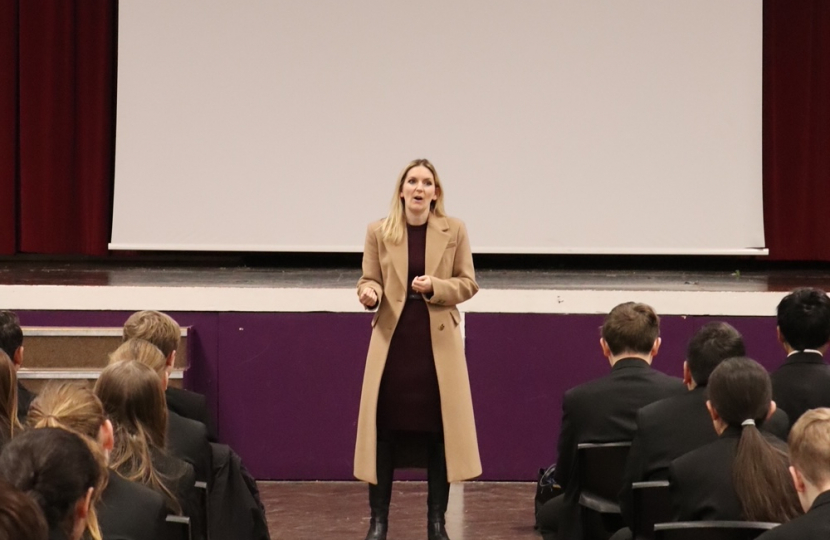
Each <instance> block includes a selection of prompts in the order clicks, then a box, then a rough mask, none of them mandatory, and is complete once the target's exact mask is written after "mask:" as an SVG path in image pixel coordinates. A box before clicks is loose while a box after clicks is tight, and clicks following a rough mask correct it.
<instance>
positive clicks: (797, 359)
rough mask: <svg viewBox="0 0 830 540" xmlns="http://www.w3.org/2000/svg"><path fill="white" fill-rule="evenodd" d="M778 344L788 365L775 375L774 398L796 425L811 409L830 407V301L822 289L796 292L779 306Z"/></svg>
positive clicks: (773, 375)
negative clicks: (829, 353) (826, 354)
mask: <svg viewBox="0 0 830 540" xmlns="http://www.w3.org/2000/svg"><path fill="white" fill-rule="evenodd" d="M778 341H779V342H781V345H782V346H783V347H784V350H785V351H786V352H787V361H786V362H785V363H784V364H783V365H782V366H781V367H779V368H778V369H777V370H776V371H775V372H774V373H773V374H772V375H771V377H772V398H773V399H774V400H775V402H776V403H777V404H778V406H779V407H781V408H782V409H784V410H785V411H787V414H788V415H789V416H790V421H791V422H795V421H796V420H798V418H799V417H800V416H801V415H802V414H804V412H805V411H807V410H808V409H816V408H818V407H830V392H828V390H827V389H828V388H830V366H828V365H827V363H826V362H825V361H824V358H823V355H824V352H825V351H826V350H827V347H828V341H830V298H828V297H827V295H826V294H825V293H824V291H820V290H818V289H796V290H795V291H793V292H792V293H790V294H788V295H787V296H785V297H784V299H783V300H781V302H780V303H779V304H778Z"/></svg>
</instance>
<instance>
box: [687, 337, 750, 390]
mask: <svg viewBox="0 0 830 540" xmlns="http://www.w3.org/2000/svg"><path fill="white" fill-rule="evenodd" d="M745 354H746V347H744V340H743V338H742V337H741V334H740V333H739V332H738V331H737V330H735V328H734V327H733V326H732V325H730V324H727V323H725V322H710V323H708V324H706V325H704V326H703V327H702V328H701V329H700V330H698V331H697V333H696V334H695V335H694V336H692V339H691V340H690V341H689V346H688V348H687V349H686V362H687V363H688V365H689V370H690V371H691V372H692V378H693V379H694V380H695V383H696V384H697V385H698V386H705V385H706V384H707V383H708V382H709V376H710V375H711V374H712V371H714V369H715V368H716V367H718V364H720V363H721V362H723V361H724V360H726V359H727V358H733V357H735V356H744V355H745Z"/></svg>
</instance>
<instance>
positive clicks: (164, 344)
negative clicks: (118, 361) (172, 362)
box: [123, 311, 182, 358]
mask: <svg viewBox="0 0 830 540" xmlns="http://www.w3.org/2000/svg"><path fill="white" fill-rule="evenodd" d="M181 336H182V329H181V327H180V326H179V323H177V322H176V321H174V320H173V318H172V317H171V316H170V315H167V314H166V313H162V312H160V311H138V312H136V313H133V314H132V315H130V317H129V318H128V319H127V322H125V323H124V329H123V338H124V341H127V340H128V339H134V338H138V339H144V340H146V341H149V342H150V343H152V344H153V345H155V346H156V347H158V348H159V350H160V351H161V352H162V354H163V355H164V357H165V358H168V357H169V356H170V355H171V354H172V353H173V351H175V350H176V349H178V348H179V342H181Z"/></svg>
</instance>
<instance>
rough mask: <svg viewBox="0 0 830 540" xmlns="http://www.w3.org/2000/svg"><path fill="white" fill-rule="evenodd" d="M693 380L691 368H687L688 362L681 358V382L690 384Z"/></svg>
mask: <svg viewBox="0 0 830 540" xmlns="http://www.w3.org/2000/svg"><path fill="white" fill-rule="evenodd" d="M694 382H695V381H694V379H692V370H691V369H689V362H687V361H686V360H683V384H685V385H686V386H691V385H692V383H694Z"/></svg>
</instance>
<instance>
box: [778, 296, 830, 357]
mask: <svg viewBox="0 0 830 540" xmlns="http://www.w3.org/2000/svg"><path fill="white" fill-rule="evenodd" d="M777 319H778V329H779V330H780V332H781V336H782V337H783V338H784V340H785V341H786V342H787V343H788V344H789V345H790V347H792V348H793V349H794V350H796V351H803V350H805V349H818V348H820V347H823V346H824V345H826V344H827V342H828V341H830V298H828V297H827V294H825V293H824V291H822V290H819V289H796V290H794V291H793V292H791V293H790V294H788V295H787V296H785V297H784V298H783V299H782V300H781V302H780V303H779V304H778V316H777Z"/></svg>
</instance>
